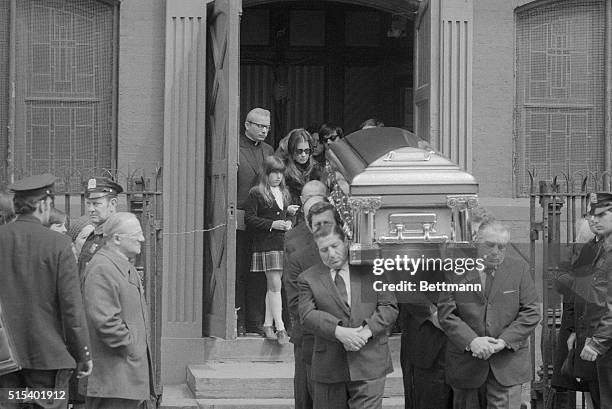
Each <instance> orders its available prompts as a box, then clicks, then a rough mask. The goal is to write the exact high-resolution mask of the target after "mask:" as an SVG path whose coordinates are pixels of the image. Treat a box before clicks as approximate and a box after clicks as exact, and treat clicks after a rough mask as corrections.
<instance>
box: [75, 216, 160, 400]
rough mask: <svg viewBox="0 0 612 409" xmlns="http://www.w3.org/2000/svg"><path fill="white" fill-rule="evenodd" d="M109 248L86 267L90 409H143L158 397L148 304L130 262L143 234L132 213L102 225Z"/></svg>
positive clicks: (85, 289) (138, 249) (113, 218)
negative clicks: (151, 360) (153, 380)
mask: <svg viewBox="0 0 612 409" xmlns="http://www.w3.org/2000/svg"><path fill="white" fill-rule="evenodd" d="M103 234H104V237H105V239H106V244H105V245H104V246H103V247H102V248H101V249H100V250H99V251H98V252H97V253H96V254H95V255H94V256H93V258H92V259H91V261H90V262H89V263H88V265H87V268H86V269H85V275H84V281H83V296H84V299H85V308H86V311H87V320H88V324H89V331H90V333H91V341H92V353H93V357H94V364H95V369H94V371H93V372H92V374H91V376H90V377H89V379H88V381H87V386H86V396H87V407H88V408H89V409H129V408H140V407H142V404H143V403H144V401H146V400H148V399H149V397H150V396H152V395H154V393H155V392H154V390H153V382H152V376H151V362H150V356H151V353H150V350H149V333H148V331H147V304H146V300H145V297H144V290H143V287H142V283H141V280H140V276H139V274H138V271H136V268H135V267H134V265H133V264H132V262H131V259H133V258H134V257H135V256H136V255H138V254H139V253H140V246H141V243H142V242H144V236H143V233H142V229H141V227H140V223H139V222H138V219H137V218H136V216H134V215H133V214H132V213H125V212H119V213H115V214H114V215H113V216H111V217H110V218H109V219H108V220H107V222H106V223H105V224H104V229H103Z"/></svg>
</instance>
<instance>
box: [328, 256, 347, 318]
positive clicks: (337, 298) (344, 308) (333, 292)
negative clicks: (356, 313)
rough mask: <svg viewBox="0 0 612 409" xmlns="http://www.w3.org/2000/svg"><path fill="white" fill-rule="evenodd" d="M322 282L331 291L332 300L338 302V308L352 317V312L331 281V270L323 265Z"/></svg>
mask: <svg viewBox="0 0 612 409" xmlns="http://www.w3.org/2000/svg"><path fill="white" fill-rule="evenodd" d="M351 281H352V279H351ZM321 282H322V283H323V287H326V288H327V289H328V290H329V292H330V293H331V295H332V298H333V299H334V301H336V304H338V306H339V307H340V308H342V311H344V312H345V313H346V314H347V315H349V316H350V315H351V310H350V309H349V307H348V305H346V303H345V302H344V301H342V298H340V294H338V289H337V288H336V284H335V283H334V282H333V281H332V279H331V272H330V271H329V268H328V267H327V266H325V264H323V268H322V270H321ZM351 295H352V293H351Z"/></svg>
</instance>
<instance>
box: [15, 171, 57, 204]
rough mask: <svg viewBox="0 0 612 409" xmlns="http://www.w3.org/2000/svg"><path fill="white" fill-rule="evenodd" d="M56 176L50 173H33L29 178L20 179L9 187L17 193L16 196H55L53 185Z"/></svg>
mask: <svg viewBox="0 0 612 409" xmlns="http://www.w3.org/2000/svg"><path fill="white" fill-rule="evenodd" d="M55 179H56V177H55V176H53V175H52V174H50V173H45V174H43V175H33V176H29V177H27V178H24V179H21V180H18V181H17V182H15V183H13V184H12V185H10V186H9V189H10V190H11V191H12V192H14V193H15V196H21V197H33V198H39V197H40V198H43V197H46V196H51V197H52V196H53V185H54V184H55Z"/></svg>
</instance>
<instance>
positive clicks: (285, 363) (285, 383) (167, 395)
mask: <svg viewBox="0 0 612 409" xmlns="http://www.w3.org/2000/svg"><path fill="white" fill-rule="evenodd" d="M202 346H203V355H202V356H201V357H198V359H197V360H194V361H195V362H194V364H193V365H189V366H188V367H187V368H186V383H185V384H182V385H164V390H163V397H162V403H161V408H163V409H247V408H261V409H264V408H270V409H289V408H291V409H293V371H294V360H293V345H292V344H287V345H278V344H277V343H276V342H275V341H270V340H266V339H264V338H261V337H259V336H247V337H240V338H238V339H235V340H221V339H216V338H206V339H203V340H202ZM389 348H390V350H391V356H392V359H393V366H394V368H395V371H394V372H393V373H391V374H390V375H389V376H388V377H387V382H386V386H385V400H384V402H383V408H385V409H401V408H403V407H404V398H403V397H404V389H403V383H402V375H401V369H400V366H399V354H400V337H399V335H395V336H392V337H390V338H389ZM197 362H205V363H203V364H196V363H197ZM247 396H248V398H245V397H247Z"/></svg>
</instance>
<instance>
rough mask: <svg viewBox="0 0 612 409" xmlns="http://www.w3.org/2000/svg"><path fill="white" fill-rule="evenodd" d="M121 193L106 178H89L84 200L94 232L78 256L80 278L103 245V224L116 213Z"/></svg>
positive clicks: (117, 187) (119, 189)
mask: <svg viewBox="0 0 612 409" xmlns="http://www.w3.org/2000/svg"><path fill="white" fill-rule="evenodd" d="M121 192H123V188H122V187H121V185H119V184H118V183H115V182H114V181H113V180H111V179H109V178H106V177H98V178H91V179H89V180H88V181H87V182H86V185H85V199H86V204H87V213H88V214H89V220H90V222H91V223H92V224H93V225H94V226H95V229H94V231H93V232H92V233H91V234H90V235H89V236H88V237H87V239H86V240H85V243H84V244H83V247H82V248H81V254H80V255H79V274H80V275H81V276H82V275H83V272H84V271H85V267H86V265H87V263H88V262H89V260H91V258H92V257H93V256H94V254H96V252H97V251H98V250H99V249H100V247H101V246H102V244H103V243H104V238H103V235H102V229H103V227H104V223H105V222H106V221H107V220H108V218H109V217H110V216H112V215H113V214H114V213H115V212H116V211H117V201H118V199H117V195H118V194H119V193H121Z"/></svg>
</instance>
